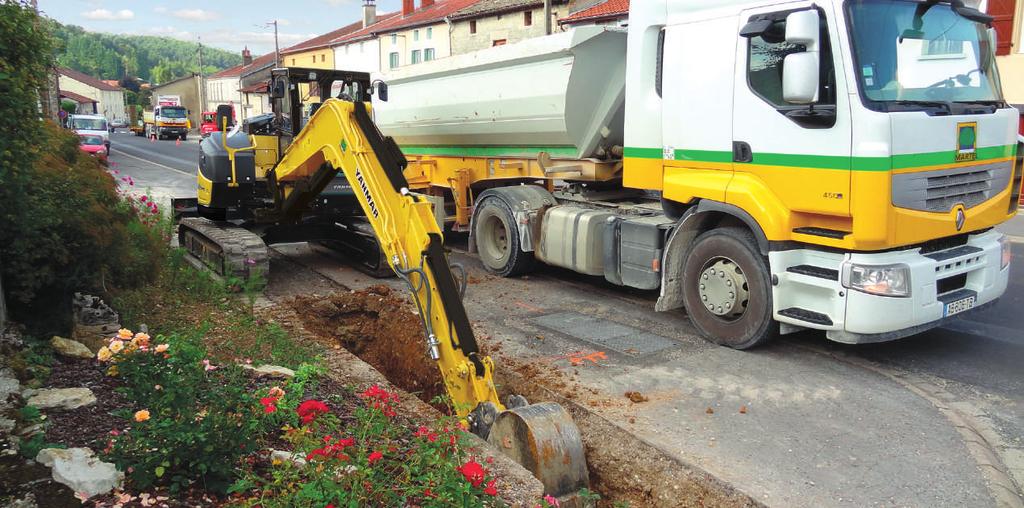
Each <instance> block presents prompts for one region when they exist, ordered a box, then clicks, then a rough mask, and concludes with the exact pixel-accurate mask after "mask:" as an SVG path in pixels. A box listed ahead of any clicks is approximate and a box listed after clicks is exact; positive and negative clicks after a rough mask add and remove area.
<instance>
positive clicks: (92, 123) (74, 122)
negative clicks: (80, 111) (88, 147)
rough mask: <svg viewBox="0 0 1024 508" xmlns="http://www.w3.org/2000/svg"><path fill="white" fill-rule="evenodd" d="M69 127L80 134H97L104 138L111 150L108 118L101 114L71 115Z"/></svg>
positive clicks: (108, 148) (104, 142)
mask: <svg viewBox="0 0 1024 508" xmlns="http://www.w3.org/2000/svg"><path fill="white" fill-rule="evenodd" d="M68 127H70V128H71V129H72V130H74V131H75V132H76V133H78V135H85V134H95V135H97V136H100V137H102V138H103V144H104V145H106V149H107V151H108V152H109V151H110V131H109V130H108V129H109V127H108V125H107V119H106V118H104V117H103V116H101V115H71V118H69V119H68Z"/></svg>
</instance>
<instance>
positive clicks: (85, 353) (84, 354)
mask: <svg viewBox="0 0 1024 508" xmlns="http://www.w3.org/2000/svg"><path fill="white" fill-rule="evenodd" d="M50 345H51V346H53V349H54V351H57V352H58V353H60V354H62V355H64V356H70V357H72V358H92V357H93V354H92V351H91V350H89V348H87V347H85V344H82V343H81V342H78V341H74V340H68V339H65V338H64V337H58V336H56V335H54V336H53V338H52V339H50Z"/></svg>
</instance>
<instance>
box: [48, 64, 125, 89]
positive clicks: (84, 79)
mask: <svg viewBox="0 0 1024 508" xmlns="http://www.w3.org/2000/svg"><path fill="white" fill-rule="evenodd" d="M57 72H58V73H60V74H61V75H63V76H67V77H69V78H71V79H73V80H75V81H78V82H80V83H85V84H87V85H89V86H91V87H93V88H96V89H99V90H106V91H108V92H120V91H121V87H119V86H113V85H108V84H107V83H104V82H103V81H102V80H99V79H96V78H94V77H92V76H90V75H88V74H84V73H81V72H78V71H76V70H74V69H68V68H67V67H58V68H57Z"/></svg>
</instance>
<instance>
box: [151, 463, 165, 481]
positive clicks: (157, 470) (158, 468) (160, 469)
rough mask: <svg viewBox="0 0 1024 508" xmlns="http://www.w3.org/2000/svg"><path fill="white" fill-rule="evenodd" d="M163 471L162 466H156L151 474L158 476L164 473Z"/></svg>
mask: <svg viewBox="0 0 1024 508" xmlns="http://www.w3.org/2000/svg"><path fill="white" fill-rule="evenodd" d="M164 471H165V469H164V466H157V467H156V470H154V471H153V474H155V475H156V477H157V478H160V477H162V476H163V475H164Z"/></svg>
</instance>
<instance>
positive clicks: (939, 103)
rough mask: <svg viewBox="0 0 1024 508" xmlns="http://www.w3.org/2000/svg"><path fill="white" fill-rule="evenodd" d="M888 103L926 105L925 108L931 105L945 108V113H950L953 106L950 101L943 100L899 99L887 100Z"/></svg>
mask: <svg viewBox="0 0 1024 508" xmlns="http://www.w3.org/2000/svg"><path fill="white" fill-rule="evenodd" d="M889 103H890V104H895V105H897V106H922V107H926V108H929V107H931V108H942V109H943V110H945V112H946V114H950V115H951V114H953V106H952V105H951V104H950V103H948V102H943V101H908V100H900V101H889Z"/></svg>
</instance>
